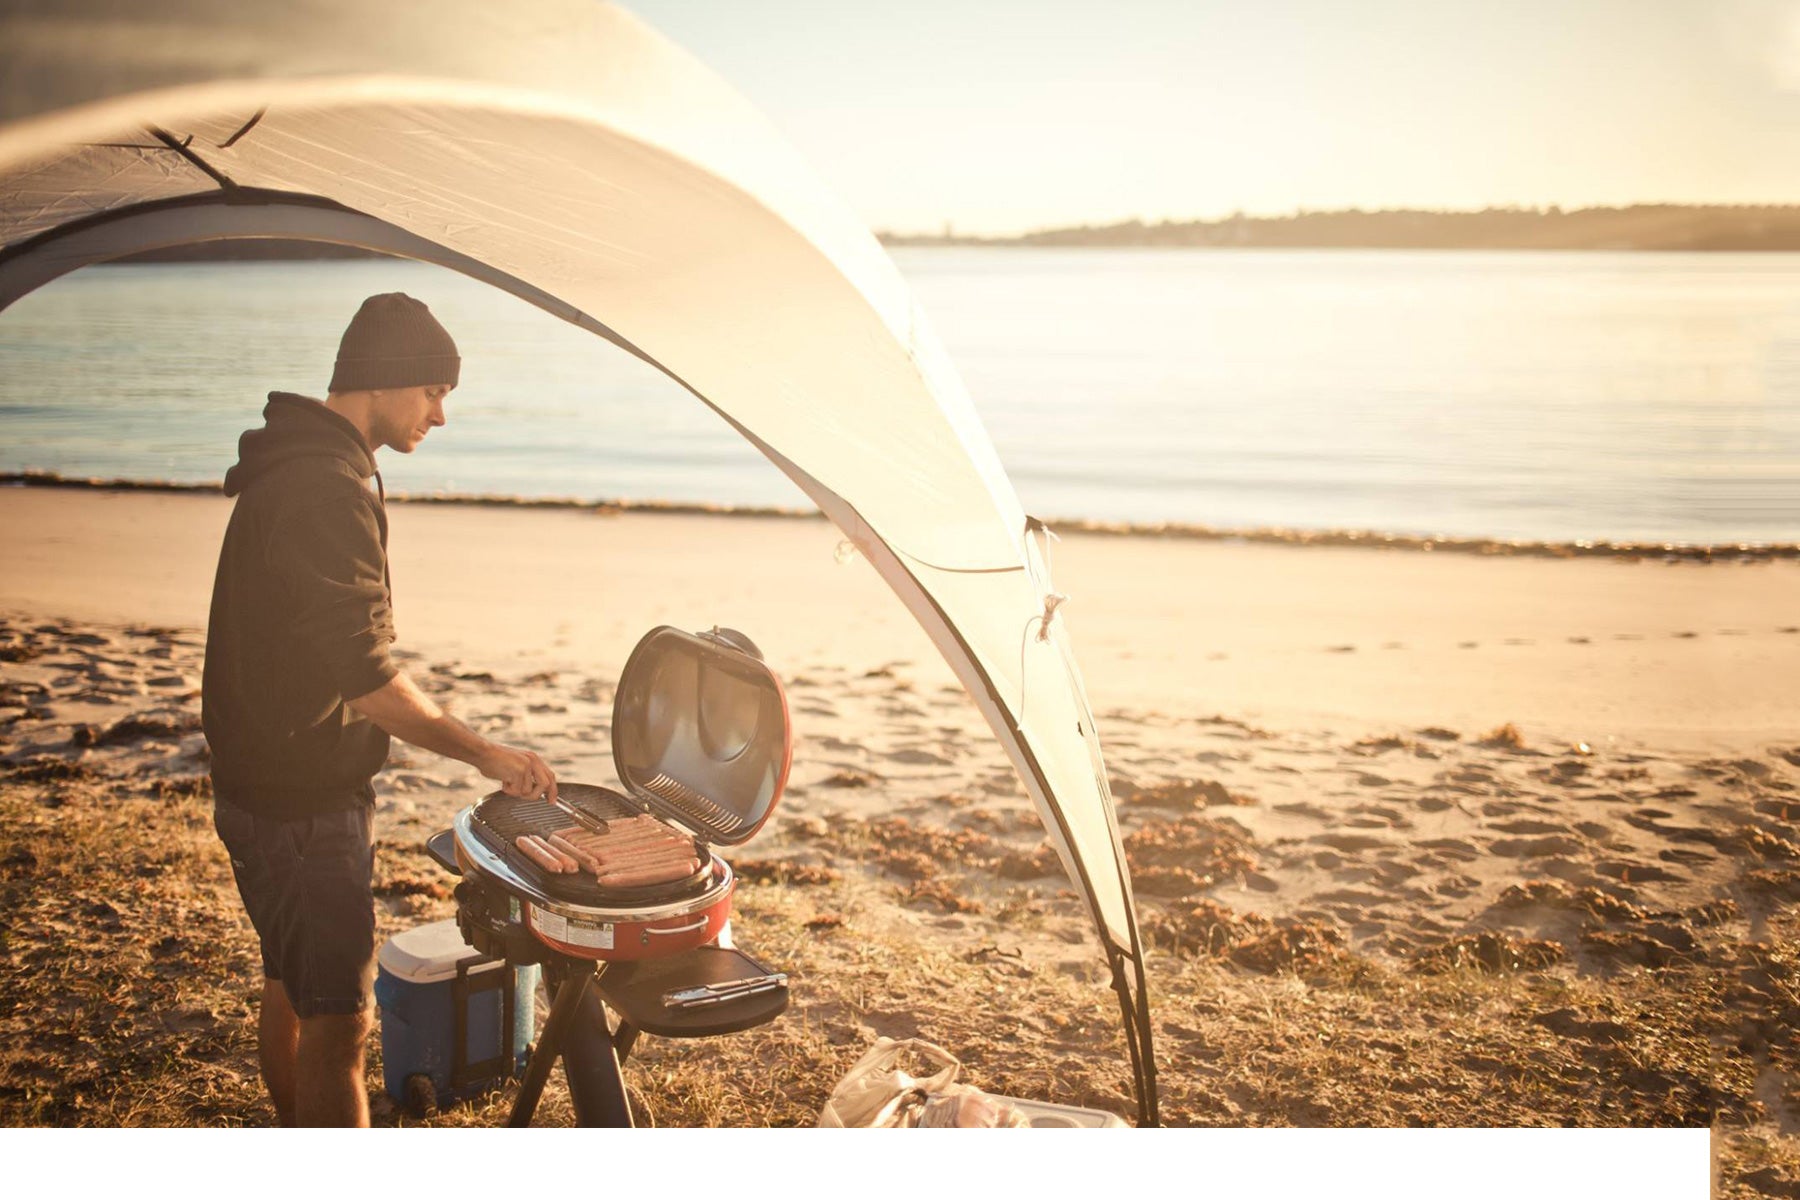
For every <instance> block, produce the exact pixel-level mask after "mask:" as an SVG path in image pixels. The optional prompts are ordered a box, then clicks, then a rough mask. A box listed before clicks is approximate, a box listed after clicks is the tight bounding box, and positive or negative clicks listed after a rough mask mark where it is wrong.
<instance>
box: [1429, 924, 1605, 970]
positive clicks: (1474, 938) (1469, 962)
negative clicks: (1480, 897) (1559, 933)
mask: <svg viewBox="0 0 1800 1200" xmlns="http://www.w3.org/2000/svg"><path fill="white" fill-rule="evenodd" d="M1568 956H1569V952H1568V951H1567V950H1565V949H1563V946H1562V943H1560V942H1551V941H1545V940H1543V939H1541V938H1525V937H1514V936H1512V935H1510V934H1505V933H1494V932H1483V933H1474V934H1466V935H1464V936H1462V937H1454V938H1450V939H1449V940H1447V941H1444V942H1442V943H1439V944H1438V945H1435V946H1430V947H1427V948H1426V949H1424V950H1422V951H1420V952H1419V953H1418V954H1417V955H1415V956H1414V958H1413V966H1414V969H1415V970H1418V971H1422V972H1425V973H1428V974H1429V973H1432V972H1441V971H1454V970H1457V969H1459V968H1469V969H1472V970H1476V971H1484V972H1487V973H1488V974H1501V973H1504V972H1508V971H1531V970H1537V969H1539V968H1542V967H1548V966H1551V965H1552V964H1554V963H1559V962H1562V961H1563V960H1564V959H1566V958H1568Z"/></svg>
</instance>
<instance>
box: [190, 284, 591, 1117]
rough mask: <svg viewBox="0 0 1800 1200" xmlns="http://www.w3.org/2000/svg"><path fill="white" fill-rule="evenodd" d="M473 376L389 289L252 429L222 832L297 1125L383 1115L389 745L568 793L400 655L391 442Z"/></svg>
mask: <svg viewBox="0 0 1800 1200" xmlns="http://www.w3.org/2000/svg"><path fill="white" fill-rule="evenodd" d="M461 364H462V360H461V358H460V357H459V355H458V354H457V351H456V344H455V343H454V342H452V341H451V340H450V335H449V334H448V333H446V332H445V330H444V328H443V326H441V325H439V324H438V322H437V320H436V319H435V318H434V317H432V315H431V313H430V311H429V310H428V309H427V308H426V307H425V305H423V304H421V303H420V302H419V301H417V300H414V299H413V298H412V297H410V296H407V295H404V294H401V293H398V292H396V293H390V294H388V295H382V296H371V297H370V298H369V299H368V300H366V301H365V302H364V303H363V305H362V307H361V309H360V310H358V312H357V314H356V316H355V318H354V319H353V320H352V321H351V322H350V326H349V328H348V329H347V330H345V332H344V337H343V341H342V343H341V345H340V346H339V348H338V359H337V366H336V369H335V371H334V373H333V375H332V379H331V386H330V389H329V392H328V394H327V396H326V399H325V401H324V403H322V404H321V403H320V402H319V401H317V400H311V399H308V398H306V397H304V396H296V395H292V394H290V393H284V392H275V393H272V394H271V395H270V396H269V403H268V407H267V408H265V409H264V410H263V417H264V419H265V421H266V422H267V424H265V425H264V426H263V427H262V428H260V429H252V430H250V431H249V432H247V433H245V434H244V435H243V437H242V438H241V439H239V442H238V453H239V460H238V463H237V465H236V466H234V467H232V468H231V470H230V471H229V472H228V473H227V474H226V476H225V493H226V494H227V495H229V496H235V497H237V504H236V507H235V508H234V509H233V510H232V514H231V523H230V525H229V526H228V527H227V529H226V531H225V543H224V546H223V548H222V549H221V550H220V553H219V570H218V575H217V577H216V579H215V581H214V584H213V600H212V615H211V619H210V621H209V623H208V627H207V635H206V670H205V682H204V687H203V693H202V695H203V704H202V708H203V712H204V718H205V726H206V739H207V742H208V744H209V746H210V747H211V750H212V778H213V793H214V796H215V804H214V825H215V827H216V828H217V830H218V833H219V837H220V838H221V839H222V840H223V841H224V843H225V847H226V849H227V850H228V851H229V852H230V855H231V867H232V873H233V875H234V877H235V878H236V880H237V886H238V893H239V895H240V896H242V898H243V901H244V907H245V908H246V909H247V910H248V911H249V914H250V920H251V923H252V924H253V925H254V926H255V927H256V933H257V937H258V938H259V939H260V941H261V943H262V959H263V975H264V983H263V995H262V1012H261V1016H260V1020H259V1024H258V1034H259V1040H260V1057H261V1064H262V1075H263V1080H264V1082H265V1083H266V1084H267V1086H268V1089H269V1094H270V1097H271V1098H272V1099H273V1100H274V1102H275V1110H276V1113H277V1115H278V1116H279V1117H280V1119H281V1122H282V1124H284V1125H293V1124H299V1125H367V1124H368V1121H369V1111H368V1099H367V1095H366V1091H365V1088H364V1083H363V1052H364V1047H365V1045H366V1043H367V1040H368V1035H369V1026H370V1016H369V1000H370V992H371V983H372V981H373V977H374V967H375V916H374V901H373V897H372V895H371V892H370V874H371V871H372V868H373V862H374V851H373V844H372V841H371V838H370V816H371V810H372V807H373V805H374V799H375V793H374V790H373V788H372V787H371V786H370V783H371V780H372V779H373V777H374V775H375V773H376V772H377V771H379V770H380V769H381V767H382V764H383V763H384V762H385V761H386V760H387V754H388V744H389V735H390V734H391V735H392V736H394V737H398V738H401V739H403V740H405V741H408V742H411V743H412V744H413V745H416V746H421V747H423V748H425V749H427V750H431V751H434V752H436V753H438V754H443V755H447V756H449V757H451V758H456V759H460V760H461V761H463V762H466V763H469V764H471V765H473V766H474V767H475V768H476V769H477V770H479V771H480V772H481V773H482V774H483V775H485V776H487V777H488V778H489V779H493V780H497V781H498V782H499V783H500V785H501V787H502V788H503V790H505V791H506V792H508V793H510V794H512V795H520V796H523V795H535V794H538V793H540V792H548V793H549V794H550V795H551V796H552V797H554V796H555V794H556V776H555V774H554V773H553V772H552V771H551V770H550V768H549V767H548V766H546V765H545V764H544V761H543V760H542V759H541V758H539V757H538V756H537V755H536V754H533V753H531V752H530V751H528V750H520V749H515V748H512V747H509V746H503V745H500V744H499V743H497V742H492V741H489V740H488V739H486V738H484V737H482V736H480V735H479V734H477V733H475V732H474V731H473V730H471V729H469V728H468V726H466V725H464V724H462V722H460V721H458V720H456V719H455V718H454V717H451V716H449V715H448V714H447V713H445V712H444V711H443V710H442V709H441V708H439V707H438V706H437V705H436V704H435V703H433V702H432V700H431V699H430V698H429V697H427V696H426V695H425V694H424V693H423V692H421V691H420V690H419V688H418V686H417V685H416V684H414V683H413V681H412V680H411V679H409V678H408V677H407V675H406V673H405V672H403V671H401V670H399V669H398V668H396V667H395V665H394V664H393V662H392V661H391V660H390V659H389V656H388V646H389V643H391V642H392V641H393V640H394V623H393V615H392V609H391V605H392V594H391V590H390V587H389V581H388V570H387V514H386V511H385V509H384V507H383V504H382V498H381V494H380V486H381V477H380V476H379V475H378V474H376V470H375V455H374V452H375V451H376V450H378V449H380V448H382V447H384V446H385V447H388V448H390V449H393V450H395V451H398V452H399V453H401V454H410V453H412V452H413V450H414V449H415V448H417V446H418V445H419V443H420V442H421V441H423V440H424V438H425V435H426V434H427V433H429V432H430V431H431V430H432V429H433V428H435V427H437V426H440V425H442V424H444V423H445V416H444V398H445V397H446V396H447V395H448V394H449V392H450V390H451V389H452V388H454V387H455V386H456V381H457V376H458V374H459V372H460V368H461ZM372 476H373V478H374V483H375V489H374V490H371V488H370V478H371V477H372Z"/></svg>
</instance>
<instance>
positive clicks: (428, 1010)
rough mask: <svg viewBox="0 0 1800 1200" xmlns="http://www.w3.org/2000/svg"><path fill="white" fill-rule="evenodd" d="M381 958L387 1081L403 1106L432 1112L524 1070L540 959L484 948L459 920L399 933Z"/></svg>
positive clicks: (378, 981) (379, 992)
mask: <svg viewBox="0 0 1800 1200" xmlns="http://www.w3.org/2000/svg"><path fill="white" fill-rule="evenodd" d="M377 961H378V963H379V964H380V965H379V969H378V970H377V971H376V974H375V1003H376V1004H377V1005H378V1006H379V1007H380V1010H381V1062H382V1068H383V1070H382V1078H383V1082H384V1083H385V1084H386V1085H387V1092H388V1095H389V1096H391V1097H393V1099H394V1102H395V1103H396V1104H399V1105H402V1106H403V1107H405V1108H407V1109H410V1110H411V1111H412V1112H413V1113H415V1114H423V1113H425V1112H429V1111H430V1110H431V1109H432V1108H434V1107H436V1106H437V1105H439V1104H449V1103H452V1102H455V1101H458V1100H466V1099H468V1098H469V1097H470V1096H475V1095H478V1094H480V1093H482V1092H486V1091H490V1090H492V1089H493V1088H496V1087H499V1086H500V1085H501V1084H502V1083H504V1082H505V1081H506V1080H507V1079H510V1078H513V1077H516V1076H517V1075H518V1074H519V1073H520V1072H521V1071H522V1070H523V1069H524V1066H525V1058H526V1055H527V1053H528V1052H529V1050H530V1046H531V1039H532V1036H533V1035H534V1034H535V1033H536V1031H537V1010H536V1005H535V996H536V992H537V982H538V969H537V967H536V966H535V965H534V966H527V967H519V968H513V967H509V966H507V965H506V963H504V962H502V961H501V960H499V959H495V958H488V957H486V956H484V955H482V954H479V953H477V952H476V951H475V949H474V948H473V947H471V946H469V945H468V944H467V943H465V942H464V941H463V938H462V934H461V933H460V932H459V931H458V930H457V928H456V922H455V920H448V921H435V922H433V923H432V924H430V925H421V926H419V927H418V928H416V929H408V930H407V931H406V932H405V933H400V934H396V935H394V936H393V937H392V938H390V939H388V941H387V942H386V943H385V944H384V945H383V946H382V947H381V954H380V956H379V958H378V959H377Z"/></svg>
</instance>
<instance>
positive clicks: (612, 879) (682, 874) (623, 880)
mask: <svg viewBox="0 0 1800 1200" xmlns="http://www.w3.org/2000/svg"><path fill="white" fill-rule="evenodd" d="M699 869H700V860H699V859H697V858H690V859H688V860H687V861H686V862H670V863H666V864H663V865H661V866H647V867H636V868H633V869H631V870H625V871H614V872H611V873H609V874H605V875H601V876H600V882H601V883H604V884H606V885H607V886H609V887H641V886H643V885H645V884H651V883H673V882H674V881H675V880H677V879H686V878H687V877H688V876H689V875H692V874H693V873H694V872H695V871H698V870H699Z"/></svg>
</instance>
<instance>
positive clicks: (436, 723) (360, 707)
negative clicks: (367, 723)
mask: <svg viewBox="0 0 1800 1200" xmlns="http://www.w3.org/2000/svg"><path fill="white" fill-rule="evenodd" d="M348 703H349V705H350V709H351V711H353V712H355V713H356V714H357V715H358V716H362V717H367V718H368V719H369V720H371V721H373V722H375V724H377V725H379V726H380V727H381V728H382V729H385V730H386V731H387V732H388V733H390V734H392V735H393V736H395V737H397V738H399V739H400V740H401V741H403V742H410V743H412V744H413V745H415V746H418V747H419V748H421V749H424V750H430V751H431V752H432V753H434V754H442V755H444V756H445V757H446V758H454V759H457V760H458V761H460V762H466V763H468V764H469V765H470V766H472V767H474V768H475V769H476V770H477V771H480V772H481V773H482V774H483V775H485V776H487V777H488V778H489V779H492V780H495V781H497V782H498V783H499V784H500V790H501V791H503V792H505V793H506V794H507V795H509V796H536V795H538V794H540V793H548V794H549V796H550V799H552V800H554V799H556V772H555V771H552V770H551V769H550V767H549V766H548V765H547V764H546V763H545V762H544V760H543V759H541V758H539V757H538V756H537V755H536V754H534V753H532V752H531V751H530V750H515V749H514V748H513V747H511V746H502V745H501V744H500V743H499V742H494V741H490V740H488V739H487V738H484V737H482V736H481V735H480V734H479V733H476V732H475V731H474V730H473V729H470V728H469V727H468V726H467V725H464V724H463V723H462V722H461V721H459V720H457V719H456V718H455V717H453V716H451V715H450V714H449V713H447V712H445V711H444V710H443V709H442V708H441V707H439V706H438V703H437V702H436V701H435V700H433V699H432V698H431V697H430V696H427V695H426V694H425V693H424V692H422V691H420V690H419V685H418V684H416V683H414V682H413V681H412V677H411V676H409V675H408V674H407V673H406V672H405V671H401V672H400V673H399V674H397V675H395V676H394V677H393V678H392V679H390V680H388V681H387V682H386V683H384V684H382V685H381V686H380V687H378V688H376V689H375V690H374V691H372V692H369V693H367V694H365V695H362V696H358V697H357V698H356V699H354V700H351V701H348Z"/></svg>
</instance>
